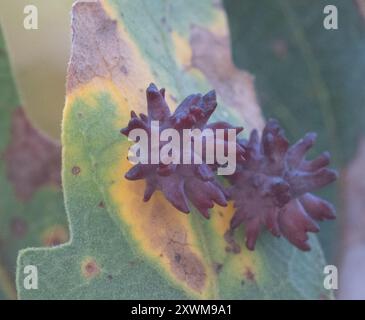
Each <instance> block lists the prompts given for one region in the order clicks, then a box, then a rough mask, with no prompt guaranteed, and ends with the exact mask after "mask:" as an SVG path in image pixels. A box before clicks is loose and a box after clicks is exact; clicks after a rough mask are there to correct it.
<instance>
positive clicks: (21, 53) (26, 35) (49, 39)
mask: <svg viewBox="0 0 365 320" xmlns="http://www.w3.org/2000/svg"><path fill="white" fill-rule="evenodd" d="M73 2H74V0H62V1H56V0H52V1H45V0H32V1H28V0H16V1H14V0H2V1H1V3H0V21H1V26H2V29H3V34H4V37H5V40H6V43H7V47H8V50H9V56H10V60H11V64H12V70H13V74H14V77H15V80H16V83H17V89H18V92H19V95H20V96H21V99H22V101H23V104H24V108H25V109H26V110H27V111H28V115H29V117H30V118H31V120H32V122H33V123H34V124H35V125H36V126H37V127H39V128H41V129H42V130H43V131H44V132H46V133H47V134H49V135H50V136H51V137H53V138H55V139H57V140H59V136H60V132H61V119H62V110H63V106H64V102H65V79H66V69H67V62H68V59H69V55H70V44H71V36H70V19H71V17H70V10H71V6H72V3H73ZM29 4H32V5H35V6H36V7H37V8H38V26H39V28H38V30H26V29H25V28H24V26H23V20H24V17H25V16H26V15H25V14H24V7H25V6H26V5H29Z"/></svg>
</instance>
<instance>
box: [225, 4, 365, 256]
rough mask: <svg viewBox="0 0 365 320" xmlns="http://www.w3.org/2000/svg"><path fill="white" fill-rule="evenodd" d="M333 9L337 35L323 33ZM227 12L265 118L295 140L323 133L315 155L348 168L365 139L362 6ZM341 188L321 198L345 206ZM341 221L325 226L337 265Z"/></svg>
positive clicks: (249, 7) (236, 7)
mask: <svg viewBox="0 0 365 320" xmlns="http://www.w3.org/2000/svg"><path fill="white" fill-rule="evenodd" d="M328 4H331V5H336V7H337V8H338V15H339V17H338V23H339V28H338V30H326V29H325V28H324V27H323V20H324V18H325V15H324V13H323V9H324V7H325V6H326V5H328ZM225 7H226V9H227V13H228V16H229V22H230V28H231V32H232V43H233V56H234V61H235V62H236V64H237V66H239V67H241V68H245V69H247V70H249V71H250V72H252V73H253V74H254V75H255V76H256V85H257V91H258V93H259V100H260V102H261V104H262V109H263V112H264V114H265V116H266V117H268V118H269V117H273V118H276V119H278V120H279V121H280V122H281V123H282V124H283V127H284V128H285V129H286V132H287V133H288V137H289V138H290V139H291V140H292V141H294V140H296V139H298V138H300V137H302V136H303V134H304V133H305V132H308V131H315V132H317V133H318V141H317V143H316V145H315V148H314V152H315V153H318V152H319V151H323V150H329V151H330V152H331V155H332V159H333V161H332V163H333V165H334V166H336V167H337V168H339V167H343V166H345V165H346V163H347V162H348V160H349V159H352V157H353V154H354V152H355V150H356V146H357V143H358V141H359V140H360V137H361V136H363V135H364V128H363V123H364V119H365V104H364V101H365V91H364V90H363V83H362V82H363V81H362V79H363V76H364V74H365V62H364V55H365V24H364V20H362V19H363V18H362V17H361V14H360V12H359V10H358V8H357V6H356V1H341V0H334V1H326V0H312V1H308V0H296V1H290V0H278V1H270V0H262V1H239V0H230V1H225ZM341 177H343V175H342V174H341ZM341 179H342V178H340V180H341ZM336 185H337V186H333V187H330V188H326V190H325V191H324V192H321V195H322V196H324V197H325V198H327V199H329V200H330V201H332V202H333V203H337V205H336V206H337V208H341V206H342V205H341V204H340V202H339V201H338V199H340V198H341V196H339V195H340V194H341V195H342V194H343V190H340V183H337V184H336ZM336 189H337V190H336ZM338 211H339V210H338ZM341 215H342V213H341V212H338V216H339V218H338V219H337V220H336V221H334V222H330V223H328V222H326V223H324V224H323V226H321V229H322V230H321V233H320V239H321V243H322V245H323V247H324V248H325V252H326V256H327V258H328V259H329V260H330V261H334V260H335V258H336V257H335V256H334V255H335V254H336V253H337V252H338V247H337V246H336V245H339V243H340V241H339V238H338V235H339V234H340V230H339V226H338V224H339V221H340V220H341V217H340V216H341Z"/></svg>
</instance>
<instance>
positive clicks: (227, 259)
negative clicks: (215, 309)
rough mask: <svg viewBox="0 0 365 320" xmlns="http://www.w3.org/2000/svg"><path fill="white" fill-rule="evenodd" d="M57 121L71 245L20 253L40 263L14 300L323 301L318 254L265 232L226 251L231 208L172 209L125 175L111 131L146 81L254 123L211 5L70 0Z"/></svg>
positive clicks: (122, 144)
mask: <svg viewBox="0 0 365 320" xmlns="http://www.w3.org/2000/svg"><path fill="white" fill-rule="evenodd" d="M72 27H73V32H74V33H73V48H72V54H71V62H70V66H69V70H68V79H67V90H68V92H67V101H66V106H65V110H64V118H63V137H62V142H63V185H64V193H65V203H66V209H67V212H68V215H69V220H70V224H71V231H72V238H71V241H70V242H69V243H68V244H66V245H63V246H61V247H57V248H52V249H44V248H40V249H27V250H24V251H22V252H21V254H20V256H19V265H18V268H19V270H21V269H22V267H23V266H24V265H26V264H34V265H36V266H38V268H39V289H38V290H33V291H32V290H23V289H22V286H21V283H22V279H23V277H22V275H21V273H18V276H19V277H18V290H19V293H20V297H21V298H22V299H39V298H54V299H95V298H98V299H134V298H138V299H173V298H175V299H191V298H198V299H207V298H210V299H217V298H222V299H231V298H236V299H254V298H267V299H269V298H276V299H278V298H312V299H316V298H321V297H331V293H329V292H326V291H325V290H324V289H323V286H322V281H323V279H322V278H323V275H322V272H323V266H324V259H323V255H322V252H321V249H320V247H319V244H318V242H317V240H316V238H314V237H313V238H311V245H312V247H313V249H312V251H311V252H310V253H302V252H299V251H298V250H297V249H295V248H293V247H292V246H290V245H289V244H288V243H286V242H285V241H284V240H280V239H273V238H272V237H271V236H269V235H268V234H266V233H264V234H263V235H262V237H261V238H260V241H259V242H258V244H257V249H256V250H255V251H254V252H248V251H247V250H246V249H245V248H244V245H243V243H244V235H243V232H238V233H237V235H236V239H235V241H236V242H237V244H239V245H240V246H241V247H242V249H241V251H240V253H233V252H232V248H230V245H229V244H228V243H227V242H226V241H225V239H224V234H225V232H226V230H227V228H228V225H229V221H230V219H231V217H232V214H233V208H232V207H227V208H220V207H215V208H214V210H213V212H212V218H211V219H210V220H209V221H206V220H204V219H203V218H201V217H200V215H199V214H198V213H196V212H192V213H191V214H189V215H185V214H182V213H180V212H178V211H177V210H176V209H174V208H173V207H172V206H171V204H169V203H168V202H167V201H166V200H165V199H163V197H162V196H161V194H159V193H156V194H154V195H153V197H152V198H151V200H150V201H149V202H147V203H144V202H143V201H142V198H143V189H144V183H143V181H142V182H136V181H134V182H131V181H128V180H126V179H125V178H124V174H125V172H126V171H127V170H128V169H129V168H130V167H131V164H130V163H129V162H128V161H127V160H126V156H127V152H128V148H129V146H130V143H129V142H128V141H127V140H126V139H125V138H124V137H123V136H121V135H120V133H119V131H120V129H121V128H122V127H125V126H126V124H127V122H128V120H129V114H130V111H131V110H134V111H136V112H137V113H139V112H146V101H145V89H146V87H147V86H148V84H149V83H150V82H154V83H156V84H157V85H158V86H159V87H165V88H166V98H167V101H168V103H169V105H170V107H171V108H175V107H176V105H177V103H178V102H180V101H181V100H182V99H183V98H185V97H186V96H187V95H189V94H191V93H196V92H207V91H209V90H211V89H212V88H214V89H216V91H217V93H218V103H219V106H218V108H217V111H216V114H215V119H213V120H217V119H219V120H221V121H222V120H223V121H224V120H229V121H230V122H231V123H233V124H236V125H238V124H239V125H243V126H244V127H245V129H246V134H247V133H248V132H249V131H250V130H251V129H252V128H254V127H257V128H262V126H263V119H262V117H261V114H260V109H259V107H258V105H257V102H256V97H255V91H254V86H253V82H252V77H251V76H250V75H249V74H247V73H246V72H244V71H239V70H237V69H236V68H235V67H234V65H233V63H232V61H231V53H230V49H229V35H228V31H227V26H226V20H225V14H224V11H223V10H222V7H221V6H220V4H219V3H217V1H193V0H190V1H142V0H138V1H122V0H119V1H117V0H109V1H98V2H94V3H90V2H78V3H77V4H76V5H75V6H74V8H73V22H72Z"/></svg>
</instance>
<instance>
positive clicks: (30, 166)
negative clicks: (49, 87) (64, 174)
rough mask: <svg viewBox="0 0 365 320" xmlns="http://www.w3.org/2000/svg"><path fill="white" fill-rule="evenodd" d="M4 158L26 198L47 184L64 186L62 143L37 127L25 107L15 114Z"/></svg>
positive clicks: (20, 194)
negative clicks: (44, 133)
mask: <svg viewBox="0 0 365 320" xmlns="http://www.w3.org/2000/svg"><path fill="white" fill-rule="evenodd" d="M4 160H5V165H6V172H7V177H8V179H9V181H10V182H11V184H12V185H13V186H14V189H15V193H16V195H17V197H18V198H19V199H20V200H22V201H28V200H30V199H31V197H32V195H33V193H34V192H36V191H37V189H38V188H41V187H43V186H46V185H54V186H57V187H60V186H61V146H60V145H59V144H58V143H56V142H54V141H52V140H50V139H49V138H47V137H46V136H45V135H43V134H41V133H40V132H39V131H38V130H36V129H35V128H34V127H33V126H32V125H31V124H30V122H29V120H28V119H27V117H26V115H25V113H24V110H23V108H17V109H16V110H15V111H14V113H13V116H12V123H11V141H10V143H9V145H8V147H7V149H6V150H5V152H4Z"/></svg>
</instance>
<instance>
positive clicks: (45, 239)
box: [42, 225, 68, 247]
mask: <svg viewBox="0 0 365 320" xmlns="http://www.w3.org/2000/svg"><path fill="white" fill-rule="evenodd" d="M67 240H68V231H67V230H66V229H65V227H63V226H61V225H55V226H52V227H50V228H48V229H46V231H44V232H43V234H42V243H43V244H44V245H45V246H47V247H53V246H58V245H60V244H62V243H65V242H66V241H67Z"/></svg>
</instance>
